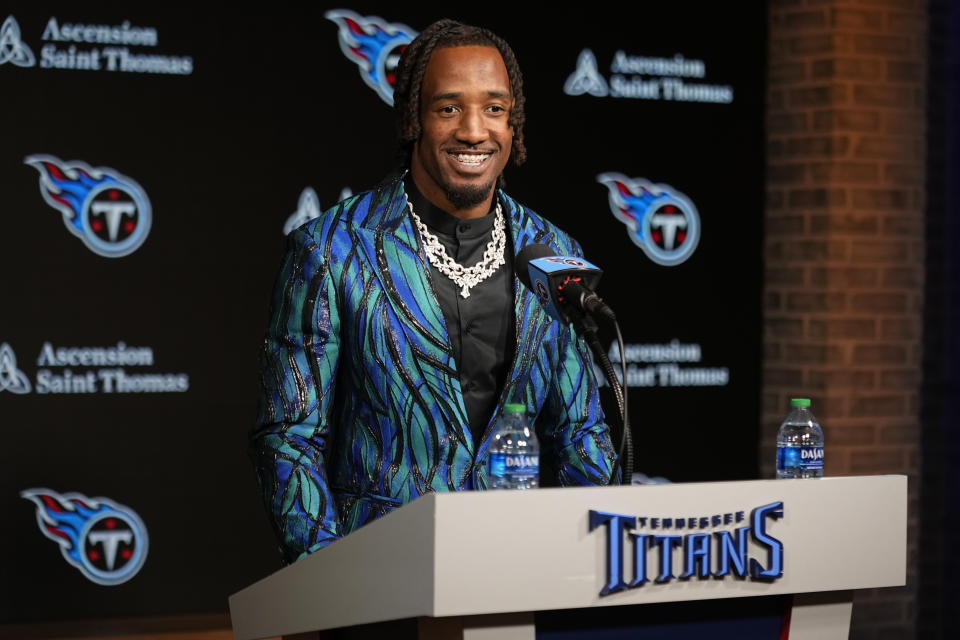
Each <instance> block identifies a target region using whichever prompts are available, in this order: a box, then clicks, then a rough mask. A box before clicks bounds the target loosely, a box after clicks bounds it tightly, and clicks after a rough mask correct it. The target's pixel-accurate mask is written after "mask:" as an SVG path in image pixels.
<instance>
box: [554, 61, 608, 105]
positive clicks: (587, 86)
mask: <svg viewBox="0 0 960 640" xmlns="http://www.w3.org/2000/svg"><path fill="white" fill-rule="evenodd" d="M563 92H564V93H565V94H567V95H568V96H582V95H583V94H585V93H589V94H590V95H592V96H596V97H598V98H604V97H606V96H607V94H609V93H610V89H608V88H607V81H606V80H604V79H603V76H602V75H600V71H598V70H597V59H596V58H595V57H594V55H593V51H590V49H584V50H583V51H581V52H580V57H579V58H577V68H576V70H575V71H574V72H573V73H571V74H570V77H568V78H567V81H566V82H565V83H564V85H563Z"/></svg>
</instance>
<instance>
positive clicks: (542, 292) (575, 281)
mask: <svg viewBox="0 0 960 640" xmlns="http://www.w3.org/2000/svg"><path fill="white" fill-rule="evenodd" d="M515 265H516V267H515V268H516V271H517V277H518V278H520V282H522V283H523V284H524V285H525V286H526V287H527V288H528V289H530V290H531V291H533V293H534V294H535V295H536V296H537V300H538V301H539V302H540V304H541V305H542V306H543V308H544V309H545V310H546V312H547V313H548V314H550V316H551V317H553V318H555V319H557V320H559V321H560V322H562V323H564V324H567V323H569V322H573V321H575V320H576V318H575V317H572V316H571V313H572V314H573V315H574V316H576V315H579V313H578V312H582V311H586V312H587V313H588V314H595V313H599V314H601V315H603V316H605V317H607V318H609V319H610V320H614V321H615V320H616V316H615V315H614V313H613V310H611V309H610V307H608V306H607V305H606V303H605V302H604V301H603V300H602V299H601V298H600V296H598V295H597V294H596V293H594V292H593V289H595V288H596V286H597V283H599V282H600V276H602V275H603V271H601V270H600V269H598V268H597V267H595V266H594V265H592V264H590V263H589V262H587V261H586V260H584V259H583V258H573V257H567V256H558V255H556V254H555V253H554V252H553V250H552V249H551V248H550V247H548V246H546V245H543V244H528V245H527V246H525V247H524V248H523V249H521V250H520V252H519V253H518V254H517V258H516V262H515Z"/></svg>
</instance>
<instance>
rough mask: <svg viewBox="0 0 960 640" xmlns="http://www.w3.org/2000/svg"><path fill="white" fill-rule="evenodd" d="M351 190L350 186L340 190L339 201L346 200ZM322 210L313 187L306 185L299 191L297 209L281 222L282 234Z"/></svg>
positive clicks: (317, 215)
mask: <svg viewBox="0 0 960 640" xmlns="http://www.w3.org/2000/svg"><path fill="white" fill-rule="evenodd" d="M351 195H353V192H352V191H350V187H344V188H343V189H341V190H340V201H343V200H346V199H347V198H349V197H350V196H351ZM321 213H323V210H321V209H320V198H318V197H317V192H316V191H314V190H313V187H306V188H304V190H303V191H301V192H300V200H299V201H298V202H297V210H296V211H294V212H293V213H291V214H290V215H289V216H287V220H286V222H284V223H283V235H290V232H291V231H293V230H294V229H296V228H297V227H299V226H301V225H304V224H306V223H308V222H310V221H311V220H313V219H314V218H319V217H320V214H321Z"/></svg>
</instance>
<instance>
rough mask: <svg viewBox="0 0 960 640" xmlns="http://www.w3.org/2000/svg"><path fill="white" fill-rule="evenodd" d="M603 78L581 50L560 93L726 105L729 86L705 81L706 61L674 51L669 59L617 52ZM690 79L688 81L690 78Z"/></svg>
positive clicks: (730, 95) (590, 56) (730, 99)
mask: <svg viewBox="0 0 960 640" xmlns="http://www.w3.org/2000/svg"><path fill="white" fill-rule="evenodd" d="M609 69H610V76H609V78H605V77H604V76H603V75H602V74H601V73H600V69H599V67H598V65H597V58H596V56H594V55H593V51H591V50H590V49H583V50H582V51H581V52H580V55H579V56H578V57H577V66H576V68H575V69H574V71H573V73H571V74H570V75H569V76H568V77H567V81H566V82H565V83H564V85H563V92H564V93H566V94H567V95H568V96H582V95H586V94H589V95H591V96H594V97H596V98H606V97H610V98H632V99H637V100H661V101H665V102H700V103H712V104H730V103H732V102H733V94H734V90H733V87H732V86H730V85H718V84H706V83H704V80H706V77H707V63H706V62H705V61H703V60H697V59H694V58H687V57H684V56H683V55H682V54H680V53H677V54H675V55H674V56H672V57H669V58H662V57H650V56H636V55H630V54H628V53H627V52H625V51H622V50H620V51H617V52H616V53H615V54H614V56H613V59H612V60H611V61H610V67H609ZM691 80H692V81H691Z"/></svg>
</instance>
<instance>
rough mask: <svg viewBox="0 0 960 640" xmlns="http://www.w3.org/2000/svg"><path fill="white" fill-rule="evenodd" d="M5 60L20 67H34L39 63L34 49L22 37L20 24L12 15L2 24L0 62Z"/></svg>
mask: <svg viewBox="0 0 960 640" xmlns="http://www.w3.org/2000/svg"><path fill="white" fill-rule="evenodd" d="M5 62H9V63H10V64H14V65H16V66H18V67H32V66H33V65H35V64H36V63H37V61H36V59H35V58H34V57H33V51H31V50H30V47H28V46H27V44H26V43H25V42H23V40H21V39H20V25H19V24H17V21H16V19H14V17H13V16H12V15H11V16H7V19H6V20H4V21H3V26H0V64H4V63H5Z"/></svg>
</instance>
